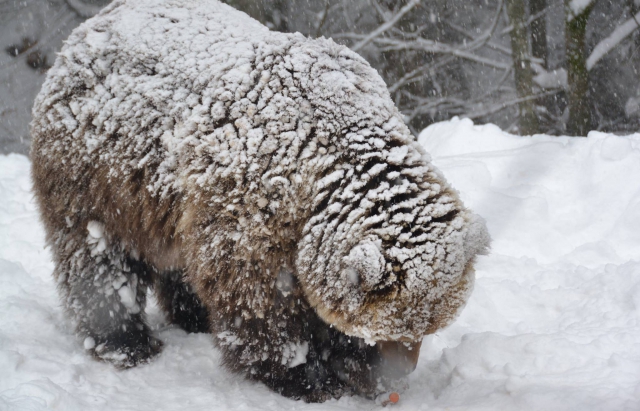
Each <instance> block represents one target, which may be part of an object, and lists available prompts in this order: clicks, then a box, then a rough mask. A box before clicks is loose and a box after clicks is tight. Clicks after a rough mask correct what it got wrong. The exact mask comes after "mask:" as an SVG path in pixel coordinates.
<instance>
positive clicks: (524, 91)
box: [507, 0, 538, 134]
mask: <svg viewBox="0 0 640 411" xmlns="http://www.w3.org/2000/svg"><path fill="white" fill-rule="evenodd" d="M507 14H508V15H509V21H510V23H511V26H512V27H513V29H512V30H511V33H510V34H511V55H512V58H513V69H514V76H515V81H516V91H517V93H518V97H520V98H527V97H530V96H532V95H533V73H532V72H531V60H530V58H529V34H528V33H527V25H526V24H527V15H526V8H525V2H524V0H507ZM518 110H519V115H520V116H519V125H520V127H519V128H520V130H519V131H520V134H534V133H536V132H538V116H537V115H536V112H535V102H534V101H533V99H528V100H524V101H522V102H520V104H519V105H518Z"/></svg>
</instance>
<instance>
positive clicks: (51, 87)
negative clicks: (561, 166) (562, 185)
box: [31, 0, 489, 401]
mask: <svg viewBox="0 0 640 411" xmlns="http://www.w3.org/2000/svg"><path fill="white" fill-rule="evenodd" d="M31 131H32V135H33V146H32V151H31V156H32V161H33V178H34V184H35V195H36V198H37V201H38V204H39V209H40V212H41V214H42V220H43V222H44V225H45V227H46V232H47V241H48V244H49V245H50V246H51V249H52V250H53V255H54V258H55V271H54V277H55V278H56V280H57V283H58V286H59V289H60V294H61V297H62V301H63V303H64V306H65V307H66V310H67V312H68V315H69V317H70V318H71V319H72V320H73V321H74V322H75V325H76V330H77V333H78V335H79V337H80V338H81V341H83V343H84V347H85V349H86V350H87V351H89V352H90V353H91V354H92V355H93V356H94V357H96V358H98V359H101V360H104V361H108V362H111V363H113V364H115V365H116V366H118V367H123V368H126V367H132V366H135V365H136V364H139V363H141V362H145V361H147V360H149V359H150V358H151V357H153V356H154V355H156V354H158V353H159V352H160V350H161V347H162V344H161V342H160V341H159V340H157V339H156V338H154V337H153V336H152V334H151V332H150V330H149V328H148V326H147V325H146V324H145V317H144V306H145V296H146V291H147V289H148V288H149V287H150V288H152V289H153V290H154V291H155V293H156V295H157V298H158V300H159V301H160V304H161V306H162V307H163V308H164V309H165V310H166V312H167V315H168V318H169V320H170V321H172V322H173V323H175V324H178V325H180V326H182V327H183V328H184V329H185V330H187V331H194V332H204V331H206V332H210V333H211V334H212V335H213V338H214V340H215V342H216V345H217V346H218V347H219V349H220V350H221V351H222V353H223V358H224V362H225V364H226V366H228V367H229V368H230V369H232V370H235V371H237V372H240V373H242V374H243V375H245V376H247V377H248V378H251V379H255V380H258V381H262V382H264V383H265V384H266V385H267V386H269V387H271V388H272V389H274V390H276V391H278V392H280V393H282V394H283V395H286V396H289V397H293V398H302V399H304V400H306V401H324V400H326V399H329V398H338V397H340V396H341V395H345V394H359V395H364V396H368V397H374V396H376V395H378V394H379V393H380V392H383V391H385V390H388V389H391V388H394V387H395V385H394V384H397V381H398V379H401V377H403V376H404V375H406V374H407V373H408V372H410V371H411V370H413V368H414V367H415V364H416V361H417V358H418V350H419V346H420V342H421V341H422V338H423V337H424V336H425V335H426V334H429V333H433V332H435V331H437V330H439V329H441V328H442V327H444V326H446V325H447V324H449V323H450V322H451V321H452V320H453V319H454V318H455V316H456V315H457V313H458V311H459V310H460V308H461V307H462V306H463V305H464V304H465V302H466V300H467V299H468V297H469V293H470V290H471V288H472V285H473V279H474V271H473V264H474V260H475V257H476V255H477V254H479V253H482V252H484V251H485V250H486V249H487V247H488V243H489V237H488V234H487V231H486V228H485V225H484V222H483V221H482V219H481V218H479V217H477V216H476V215H474V214H473V213H471V212H470V211H469V210H468V209H466V208H465V207H464V205H463V204H462V202H461V201H460V199H459V197H458V194H457V193H456V192H455V191H454V190H453V189H452V188H451V187H450V186H449V185H448V183H447V182H446V181H445V179H444V177H443V176H442V174H440V172H439V171H438V170H436V169H435V168H434V167H433V165H431V163H430V159H429V157H428V155H427V154H426V153H425V152H424V150H423V149H422V148H421V147H420V146H419V145H418V144H417V142H416V140H415V138H414V137H413V136H412V135H411V134H410V132H409V130H408V128H407V127H406V126H405V125H404V123H403V120H402V116H401V114H400V113H399V112H398V110H397V109H396V107H395V106H394V104H393V102H392V101H391V98H390V96H389V93H388V91H387V90H386V87H385V84H384V82H383V81H382V79H381V78H380V77H379V75H378V74H377V73H376V71H375V70H373V69H372V68H371V67H370V66H369V64H367V62H366V61H365V60H364V59H362V58H361V57H360V56H358V55H357V54H356V53H354V52H352V51H350V50H349V49H348V48H346V47H344V46H340V45H337V44H336V43H334V42H333V41H331V40H328V39H315V40H313V39H308V38H306V37H304V36H302V35H301V34H283V33H276V32H271V31H269V30H268V29H267V28H266V27H264V26H262V25H261V24H260V23H258V22H257V21H255V20H253V19H251V18H249V17H248V16H246V15H245V14H243V13H241V12H238V11H236V10H234V9H233V8H231V7H229V6H226V5H224V4H222V3H219V2H218V1H216V0H124V1H123V0H116V1H114V2H113V3H112V4H111V5H109V6H108V7H107V8H106V9H104V10H103V11H102V12H101V13H100V14H98V15H97V16H95V17H94V18H92V19H90V20H88V21H86V22H85V23H84V24H82V25H81V26H80V27H78V28H77V29H76V30H75V31H74V32H73V33H72V34H71V36H70V37H69V39H68V40H67V42H66V44H65V45H64V47H63V49H62V51H61V53H60V54H59V55H58V57H57V59H56V62H55V64H54V66H53V68H51V69H50V70H49V72H48V75H47V79H46V82H45V83H44V85H43V88H42V91H41V92H40V94H39V95H38V98H37V100H36V103H35V106H34V109H33V122H32V124H31Z"/></svg>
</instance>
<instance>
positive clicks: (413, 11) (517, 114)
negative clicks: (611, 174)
mask: <svg viewBox="0 0 640 411" xmlns="http://www.w3.org/2000/svg"><path fill="white" fill-rule="evenodd" d="M203 1H204V0H203ZM226 2H227V3H229V4H231V5H232V6H234V7H236V8H238V9H240V10H243V11H245V12H247V13H248V14H249V15H251V16H252V17H254V18H256V19H258V20H260V21H261V22H262V23H264V24H266V25H267V26H268V27H270V28H271V29H272V30H278V31H284V32H296V31H299V32H301V33H303V34H305V35H307V36H310V37H321V36H324V37H331V38H333V39H334V40H335V41H336V42H338V43H341V44H345V45H347V46H349V47H350V48H352V49H353V50H355V51H357V52H358V53H360V54H361V55H362V56H363V57H365V58H366V59H367V60H368V61H369V62H370V63H371V65H372V66H373V67H374V68H376V69H377V70H378V72H379V73H380V75H381V76H382V77H383V78H384V80H385V81H386V83H387V86H388V87H389V91H390V93H391V95H392V97H393V99H394V101H395V102H396V105H397V106H398V108H399V109H400V110H401V111H402V113H403V114H404V115H405V121H406V122H407V124H408V125H409V126H410V128H411V129H412V131H413V132H414V133H418V132H419V131H420V130H422V129H423V128H424V127H426V126H427V125H429V124H431V123H433V122H436V121H442V120H446V119H449V118H451V117H453V116H461V117H469V118H472V119H473V120H474V122H476V123H487V122H491V123H495V124H497V125H499V126H500V127H501V128H503V129H505V130H507V131H509V132H512V133H519V134H533V133H545V134H552V135H559V134H567V135H575V136H584V135H586V133H587V132H588V131H589V130H602V131H609V132H615V133H618V134H627V133H630V132H636V131H640V0H226ZM108 3H109V1H108V0H0V152H4V153H6V152H22V153H27V152H28V147H29V132H28V123H29V121H30V110H31V105H32V101H33V99H34V97H35V95H36V94H37V92H38V90H39V88H40V86H41V84H42V82H43V80H44V77H45V74H46V71H47V69H48V68H49V67H50V65H51V64H52V63H53V61H54V60H55V55H56V51H57V50H59V49H60V47H61V46H62V42H63V40H64V39H65V38H66V37H67V36H68V35H69V33H70V32H71V30H73V28H74V27H76V26H77V25H79V24H80V23H82V21H84V20H85V19H87V18H88V17H91V16H92V15H94V14H95V13H97V12H98V11H99V10H100V9H101V8H102V7H104V6H105V5H106V4H108Z"/></svg>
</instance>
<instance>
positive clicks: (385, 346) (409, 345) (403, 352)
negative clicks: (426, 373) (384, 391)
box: [376, 341, 422, 378]
mask: <svg viewBox="0 0 640 411" xmlns="http://www.w3.org/2000/svg"><path fill="white" fill-rule="evenodd" d="M421 345H422V341H418V342H403V341H378V342H377V343H376V347H377V348H378V352H379V353H380V357H381V361H382V364H381V365H382V367H383V370H384V373H385V374H388V375H389V376H390V377H393V378H400V377H404V376H405V375H407V374H409V373H411V372H412V371H413V370H415V369H416V365H417V364H418V357H419V356H420V346H421Z"/></svg>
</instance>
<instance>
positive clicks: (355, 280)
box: [342, 240, 386, 292]
mask: <svg viewBox="0 0 640 411" xmlns="http://www.w3.org/2000/svg"><path fill="white" fill-rule="evenodd" d="M380 249H381V242H380V240H377V241H372V240H364V241H361V242H360V243H358V244H357V245H356V246H355V247H353V248H352V249H351V251H350V252H349V255H347V256H346V257H344V258H343V259H342V267H343V269H342V276H343V278H344V280H346V281H347V282H348V283H350V284H353V285H354V286H359V287H360V288H361V289H362V290H363V291H365V292H367V291H371V290H374V289H376V288H379V287H380V286H383V285H384V284H383V283H385V281H384V280H385V278H384V277H385V275H384V272H385V265H386V261H385V258H384V256H383V255H382V252H381V251H380Z"/></svg>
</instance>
